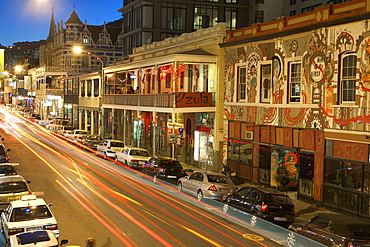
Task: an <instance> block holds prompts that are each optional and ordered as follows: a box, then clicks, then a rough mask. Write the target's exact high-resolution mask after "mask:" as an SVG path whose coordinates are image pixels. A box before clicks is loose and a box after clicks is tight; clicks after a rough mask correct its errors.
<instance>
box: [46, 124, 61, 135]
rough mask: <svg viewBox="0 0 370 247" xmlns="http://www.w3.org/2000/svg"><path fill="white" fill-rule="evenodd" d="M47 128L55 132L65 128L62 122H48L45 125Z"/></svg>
mask: <svg viewBox="0 0 370 247" xmlns="http://www.w3.org/2000/svg"><path fill="white" fill-rule="evenodd" d="M45 128H46V129H48V130H50V131H52V132H55V133H58V131H59V130H60V129H61V128H63V125H60V124H47V125H46V126H45Z"/></svg>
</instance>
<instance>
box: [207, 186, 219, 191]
mask: <svg viewBox="0 0 370 247" xmlns="http://www.w3.org/2000/svg"><path fill="white" fill-rule="evenodd" d="M207 190H210V191H217V188H216V186H215V185H211V186H209V187H208V189H207Z"/></svg>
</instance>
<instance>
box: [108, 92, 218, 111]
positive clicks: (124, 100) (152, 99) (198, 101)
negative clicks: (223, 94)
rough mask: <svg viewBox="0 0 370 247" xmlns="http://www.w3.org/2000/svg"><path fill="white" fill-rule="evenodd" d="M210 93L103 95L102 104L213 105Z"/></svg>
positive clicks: (153, 105) (155, 105) (170, 106)
mask: <svg viewBox="0 0 370 247" xmlns="http://www.w3.org/2000/svg"><path fill="white" fill-rule="evenodd" d="M213 98H214V97H213V94H212V93H173V94H114V95H104V97H103V104H112V105H130V106H148V107H168V108H173V107H205V106H214V105H215V103H214V99H213Z"/></svg>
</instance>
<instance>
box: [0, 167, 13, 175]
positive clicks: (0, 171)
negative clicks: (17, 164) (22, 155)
mask: <svg viewBox="0 0 370 247" xmlns="http://www.w3.org/2000/svg"><path fill="white" fill-rule="evenodd" d="M1 174H4V175H16V174H17V172H16V171H15V170H14V168H13V167H12V166H0V175H1Z"/></svg>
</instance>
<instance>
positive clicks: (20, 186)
mask: <svg viewBox="0 0 370 247" xmlns="http://www.w3.org/2000/svg"><path fill="white" fill-rule="evenodd" d="M25 191H28V188H27V184H26V183H25V182H23V181H15V182H5V183H1V184H0V194H8V193H18V192H25Z"/></svg>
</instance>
